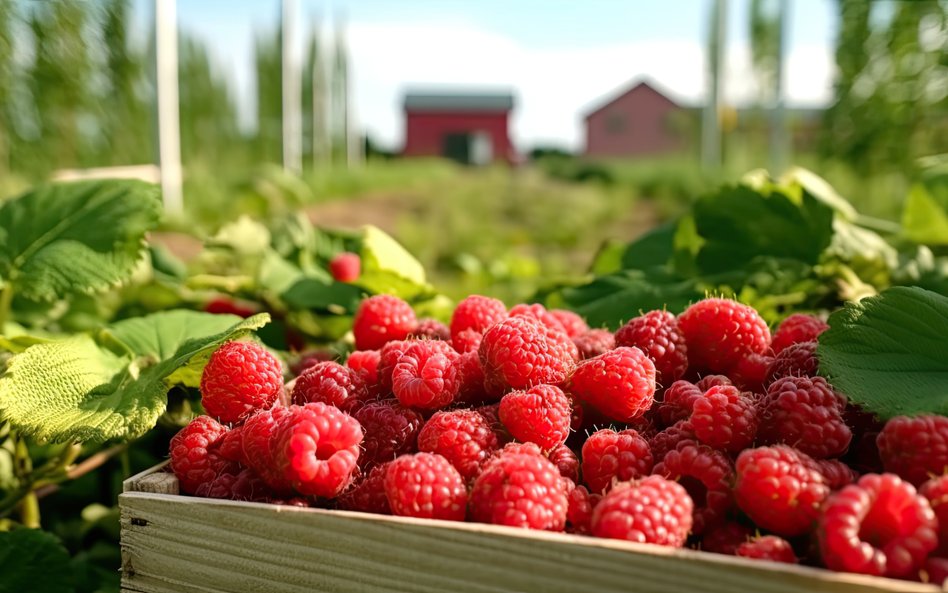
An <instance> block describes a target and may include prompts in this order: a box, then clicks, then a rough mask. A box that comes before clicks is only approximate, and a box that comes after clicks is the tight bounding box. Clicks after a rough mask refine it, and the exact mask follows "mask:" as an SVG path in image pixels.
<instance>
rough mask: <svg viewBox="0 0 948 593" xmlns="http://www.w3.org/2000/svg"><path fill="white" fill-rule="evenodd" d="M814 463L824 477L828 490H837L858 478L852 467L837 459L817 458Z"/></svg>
mask: <svg viewBox="0 0 948 593" xmlns="http://www.w3.org/2000/svg"><path fill="white" fill-rule="evenodd" d="M816 465H817V466H818V467H819V470H820V473H821V474H823V477H824V478H825V479H826V485H827V486H829V489H830V490H839V489H840V488H842V487H843V486H847V485H849V484H852V483H853V482H855V481H856V479H857V478H859V474H858V473H856V471H855V470H854V469H853V468H851V467H849V466H848V465H846V464H845V463H843V462H842V461H840V460H839V459H817V460H816Z"/></svg>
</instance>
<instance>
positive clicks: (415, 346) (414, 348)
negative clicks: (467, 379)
mask: <svg viewBox="0 0 948 593" xmlns="http://www.w3.org/2000/svg"><path fill="white" fill-rule="evenodd" d="M457 359H458V353H457V352H455V351H454V349H453V348H451V346H450V345H449V344H448V343H447V342H441V341H438V340H417V341H414V342H410V343H409V346H408V348H407V349H406V350H405V353H404V354H402V356H401V358H399V359H398V364H396V365H395V369H394V370H393V371H392V391H393V392H394V393H395V397H397V398H398V401H400V402H401V403H402V405H403V406H409V407H412V408H418V409H422V410H437V409H439V408H443V407H445V406H447V405H448V404H450V403H451V402H453V401H454V398H455V396H457V394H458V389H459V387H460V383H459V377H458V372H457V367H456V366H455V364H454V363H455V361H457Z"/></svg>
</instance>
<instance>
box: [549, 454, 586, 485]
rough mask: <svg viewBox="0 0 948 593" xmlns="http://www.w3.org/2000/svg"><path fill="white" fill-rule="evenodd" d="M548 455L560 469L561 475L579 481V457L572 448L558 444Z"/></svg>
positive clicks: (575, 481)
mask: <svg viewBox="0 0 948 593" xmlns="http://www.w3.org/2000/svg"><path fill="white" fill-rule="evenodd" d="M546 456H547V459H549V460H550V461H552V462H553V465H555V466H556V469H558V470H560V475H561V476H563V477H564V478H569V480H570V481H571V482H573V483H574V484H576V483H578V482H579V458H578V457H576V454H575V453H573V450H572V449H570V448H569V447H567V446H566V445H557V446H556V447H554V448H553V449H552V450H551V451H550V452H549V453H547V455H546Z"/></svg>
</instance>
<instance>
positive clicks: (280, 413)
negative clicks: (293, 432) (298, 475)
mask: <svg viewBox="0 0 948 593" xmlns="http://www.w3.org/2000/svg"><path fill="white" fill-rule="evenodd" d="M288 415H290V410H289V408H284V407H282V406H275V407H273V408H271V409H269V410H263V411H261V412H257V413H256V414H254V415H253V416H251V417H250V418H248V419H247V421H246V422H244V424H243V426H242V427H241V429H240V433H241V438H240V445H241V449H242V451H243V455H242V458H241V461H242V462H243V463H244V464H245V465H247V466H248V467H250V468H251V469H253V470H254V471H255V472H257V474H258V475H259V476H260V478H261V479H262V480H263V481H264V482H266V484H267V486H268V487H269V488H270V489H271V490H273V491H275V492H277V493H278V494H279V495H287V496H288V495H290V494H291V493H292V488H291V487H290V484H289V482H288V481H287V479H286V477H285V475H284V474H283V472H282V471H280V469H279V468H278V467H277V452H276V449H275V448H274V445H275V441H274V439H273V435H274V433H275V432H276V430H277V427H278V426H279V424H280V423H281V422H282V421H283V419H284V418H286V417H287V416H288Z"/></svg>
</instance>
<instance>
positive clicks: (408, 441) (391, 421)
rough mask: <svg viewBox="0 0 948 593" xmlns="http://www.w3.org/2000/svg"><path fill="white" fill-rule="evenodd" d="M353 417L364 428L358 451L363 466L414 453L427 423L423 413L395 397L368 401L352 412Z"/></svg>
mask: <svg viewBox="0 0 948 593" xmlns="http://www.w3.org/2000/svg"><path fill="white" fill-rule="evenodd" d="M352 417H353V418H355V419H356V420H357V421H358V422H359V424H360V425H361V426H362V430H363V431H364V432H365V437H364V438H363V439H362V453H361V454H360V455H359V467H361V468H362V469H363V470H366V469H368V468H370V467H372V466H373V465H375V464H380V463H385V462H387V461H391V460H393V459H395V458H396V457H398V456H399V455H403V454H405V453H412V452H413V451H414V450H415V446H416V444H417V442H418V433H419V432H420V431H421V426H422V424H424V419H423V418H422V417H421V414H419V413H418V412H416V411H414V410H412V409H409V408H406V407H404V406H401V405H400V404H399V403H398V402H397V401H394V400H386V401H380V402H373V403H369V404H366V405H365V406H363V407H361V408H359V409H358V410H356V411H355V412H353V413H352Z"/></svg>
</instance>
